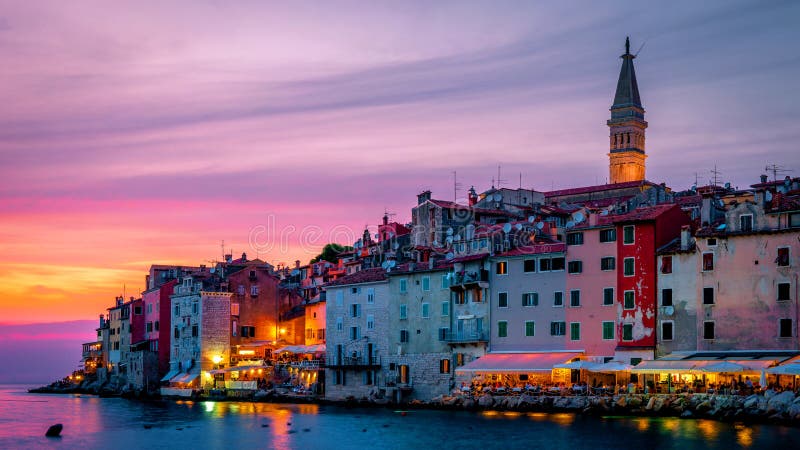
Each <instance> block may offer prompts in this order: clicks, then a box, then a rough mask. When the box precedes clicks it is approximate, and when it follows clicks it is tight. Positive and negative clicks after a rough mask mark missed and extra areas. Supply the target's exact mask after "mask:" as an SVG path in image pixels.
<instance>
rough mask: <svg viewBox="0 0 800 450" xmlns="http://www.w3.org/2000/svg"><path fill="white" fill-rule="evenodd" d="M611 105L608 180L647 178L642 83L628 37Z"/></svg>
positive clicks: (616, 181)
mask: <svg viewBox="0 0 800 450" xmlns="http://www.w3.org/2000/svg"><path fill="white" fill-rule="evenodd" d="M620 58H622V67H621V68H620V72H619V80H618V81H617V90H616V92H615V93H614V103H613V104H612V105H611V119H609V121H608V122H607V124H608V127H609V128H610V144H609V147H610V153H609V154H608V156H609V175H610V176H609V181H610V182H611V183H624V182H627V181H641V180H644V177H645V164H644V160H645V158H646V157H647V156H646V155H645V152H644V141H645V139H644V130H645V128H647V122H646V121H645V120H644V108H643V107H642V100H641V98H640V97H639V84H638V83H637V82H636V71H635V70H634V68H633V60H634V59H635V58H636V55H632V54H631V41H630V38H629V37H626V38H625V54H624V55H622V56H620Z"/></svg>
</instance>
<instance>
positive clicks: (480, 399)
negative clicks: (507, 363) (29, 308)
mask: <svg viewBox="0 0 800 450" xmlns="http://www.w3.org/2000/svg"><path fill="white" fill-rule="evenodd" d="M29 392H31V393H37V394H88V395H98V396H100V397H124V398H130V399H138V400H157V399H161V396H160V395H159V394H158V393H147V392H141V391H139V392H134V391H131V390H124V389H118V388H116V387H115V386H110V385H109V384H108V383H105V384H100V383H99V382H94V383H85V384H81V385H72V386H56V385H50V386H43V387H40V388H35V389H30V390H29ZM191 399H193V400H215V401H255V402H269V403H315V404H329V405H342V406H346V407H356V406H358V407H393V408H394V407H397V406H398V405H396V404H394V403H392V402H389V401H388V400H386V399H378V398H375V397H372V396H371V397H369V398H367V397H364V398H361V399H356V398H354V397H350V398H348V399H346V400H344V401H335V400H327V399H322V398H318V397H314V396H298V395H293V394H285V393H280V392H277V391H275V390H268V391H263V390H262V391H258V392H256V393H254V394H252V395H250V396H247V397H239V398H236V397H228V396H224V395H211V396H201V395H198V396H195V397H193V398H191ZM402 406H403V407H404V408H407V409H438V410H466V411H515V412H547V413H563V412H566V413H574V414H581V415H586V416H612V415H613V416H642V417H680V418H683V419H712V420H719V421H724V422H744V423H769V424H776V425H789V426H794V427H800V396H795V395H794V393H793V392H791V391H784V392H775V391H771V390H767V391H765V392H764V393H763V394H753V395H749V396H739V395H717V394H670V395H666V394H620V395H615V396H565V397H561V396H548V395H529V394H524V393H523V394H521V395H514V396H509V395H491V394H482V395H479V396H477V397H472V396H468V395H467V396H465V395H454V396H439V397H436V398H434V399H432V400H431V401H429V402H423V401H420V400H412V401H410V402H408V403H405V404H403V405H402Z"/></svg>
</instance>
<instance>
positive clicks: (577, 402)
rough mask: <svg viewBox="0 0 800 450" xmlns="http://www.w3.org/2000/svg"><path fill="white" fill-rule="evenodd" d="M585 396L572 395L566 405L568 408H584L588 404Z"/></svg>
mask: <svg viewBox="0 0 800 450" xmlns="http://www.w3.org/2000/svg"><path fill="white" fill-rule="evenodd" d="M588 403H589V402H588V401H587V400H586V397H572V398H571V399H570V401H569V403H568V405H567V407H568V408H569V409H576V410H577V409H584V408H586V406H587V405H588Z"/></svg>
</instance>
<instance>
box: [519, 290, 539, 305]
mask: <svg viewBox="0 0 800 450" xmlns="http://www.w3.org/2000/svg"><path fill="white" fill-rule="evenodd" d="M522 306H539V293H538V292H526V293H524V294H522Z"/></svg>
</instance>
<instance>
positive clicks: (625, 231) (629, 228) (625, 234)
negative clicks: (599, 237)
mask: <svg viewBox="0 0 800 450" xmlns="http://www.w3.org/2000/svg"><path fill="white" fill-rule="evenodd" d="M634 240H635V239H634V226H633V225H625V226H624V227H622V243H623V244H625V245H630V244H633V242H634Z"/></svg>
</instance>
